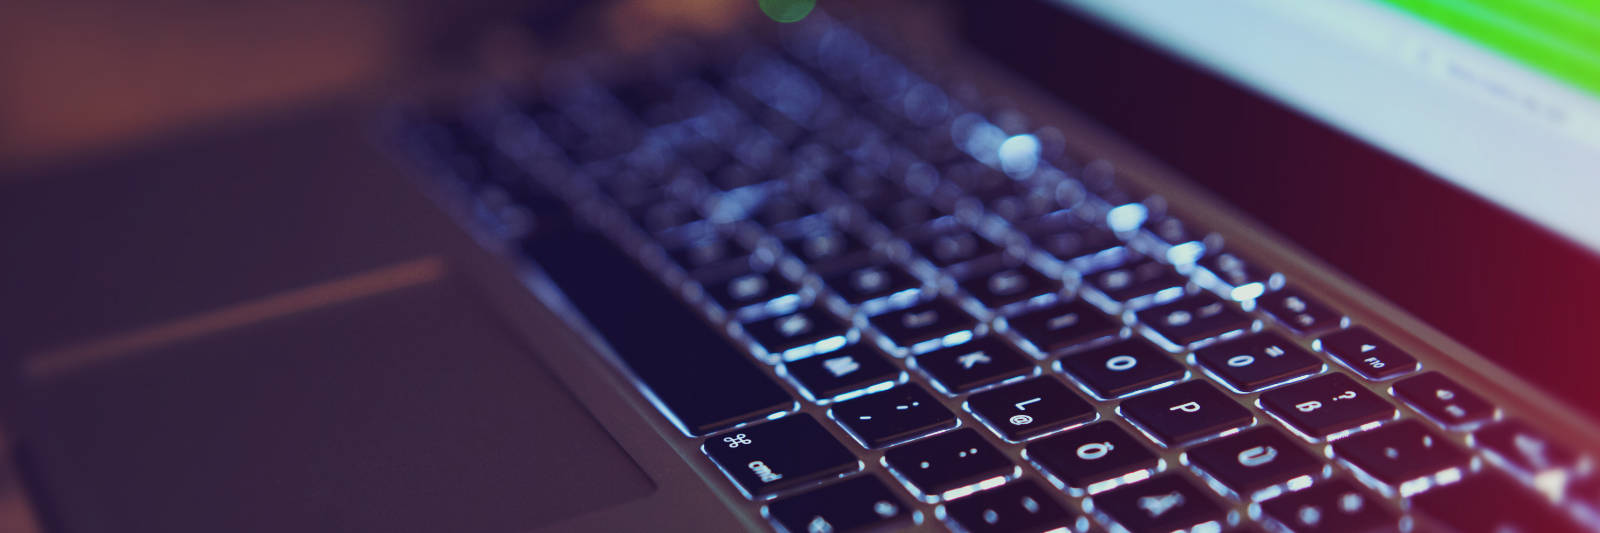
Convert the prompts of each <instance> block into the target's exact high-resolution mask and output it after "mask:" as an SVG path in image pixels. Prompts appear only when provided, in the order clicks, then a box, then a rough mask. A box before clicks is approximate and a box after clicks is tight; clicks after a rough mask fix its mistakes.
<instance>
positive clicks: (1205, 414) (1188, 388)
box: [1120, 380, 1254, 446]
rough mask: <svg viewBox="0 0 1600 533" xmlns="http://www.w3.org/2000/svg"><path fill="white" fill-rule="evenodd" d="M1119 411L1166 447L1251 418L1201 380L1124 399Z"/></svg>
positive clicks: (1232, 401)
mask: <svg viewBox="0 0 1600 533" xmlns="http://www.w3.org/2000/svg"><path fill="white" fill-rule="evenodd" d="M1120 409H1121V411H1122V416H1126V417H1128V419H1129V420H1132V421H1134V422H1135V423H1137V424H1139V426H1140V427H1142V428H1144V429H1145V431H1149V432H1150V433H1151V434H1153V435H1155V436H1156V438H1159V439H1161V442H1163V443H1165V444H1166V445H1167V446H1176V445H1178V444H1182V443H1185V442H1189V441H1192V440H1195V439H1198V438H1201V437H1207V436H1211V435H1216V434H1218V433H1222V432H1224V431H1227V430H1230V429H1233V428H1237V427H1241V426H1245V425H1248V424H1249V423H1250V421H1251V420H1252V419H1253V418H1254V417H1252V416H1251V415H1250V410H1248V409H1245V408H1244V406H1242V405H1239V402H1236V401H1234V400H1233V398H1231V397H1229V396H1228V395H1227V394H1224V393H1223V392H1222V391H1220V390H1217V387H1216V386H1215V385H1212V384H1210V383H1207V382H1205V381H1202V380H1193V381H1185V382H1183V383H1179V384H1177V385H1173V386H1171V387H1167V388H1164V389H1160V390H1156V391H1153V392H1147V393H1144V394H1142V395H1139V396H1135V397H1133V398H1129V399H1127V400H1123V402H1122V405H1121V406H1120Z"/></svg>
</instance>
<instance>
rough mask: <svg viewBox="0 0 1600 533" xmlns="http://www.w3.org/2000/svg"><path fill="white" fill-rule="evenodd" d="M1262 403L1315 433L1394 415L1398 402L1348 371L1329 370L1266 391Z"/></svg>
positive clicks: (1331, 432) (1308, 431)
mask: <svg viewBox="0 0 1600 533" xmlns="http://www.w3.org/2000/svg"><path fill="white" fill-rule="evenodd" d="M1260 400H1261V406H1262V407H1265V408H1266V409H1267V411H1270V412H1272V414H1275V415H1278V417H1279V418H1282V419H1284V420H1287V421H1289V424H1291V425H1293V426H1294V427H1295V429H1298V430H1300V432H1301V433H1304V434H1306V435H1310V436H1312V437H1325V436H1328V435H1330V434H1333V433H1337V432H1340V431H1344V430H1346V429H1350V428H1353V427H1356V426H1360V425H1362V424H1366V423H1368V422H1376V421H1378V420H1386V419H1389V418H1391V417H1393V416H1394V412H1395V410H1394V406H1393V405H1390V404H1389V402H1386V401H1384V400H1383V398H1382V397H1379V396H1378V395H1376V394H1373V393H1372V391H1369V390H1367V389H1365V388H1362V387H1361V386H1360V385H1357V384H1356V382H1355V380H1353V379H1350V377H1349V376H1346V375H1344V374H1337V373H1335V374H1328V375H1325V376H1319V377H1314V378H1311V379H1308V380H1305V381H1302V382H1300V383H1295V384H1292V385H1285V386H1284V387H1282V388H1279V389H1273V390H1270V391H1267V392H1264V393H1262V394H1261V396H1260Z"/></svg>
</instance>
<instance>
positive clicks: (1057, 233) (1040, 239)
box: [1021, 211, 1123, 264]
mask: <svg viewBox="0 0 1600 533" xmlns="http://www.w3.org/2000/svg"><path fill="white" fill-rule="evenodd" d="M1021 229H1022V231H1023V233H1026V234H1027V235H1028V239H1029V240H1032V241H1033V243H1034V245H1036V246H1038V247H1039V249H1041V250H1044V252H1045V253H1047V254H1050V255H1051V256H1054V257H1055V258H1056V259H1059V260H1061V261H1065V262H1070V263H1090V264H1093V263H1097V262H1099V261H1097V260H1096V258H1097V257H1100V256H1108V255H1115V254H1116V253H1117V252H1119V251H1121V250H1122V249H1123V247H1122V241H1121V240H1120V239H1117V236H1116V235H1113V234H1112V233H1111V232H1110V231H1108V230H1106V229H1105V228H1100V227H1096V226H1094V225H1093V224H1092V223H1090V222H1089V221H1087V220H1083V219H1082V218H1080V217H1078V215H1077V214H1076V213H1073V212H1070V211H1057V212H1055V213H1051V214H1048V215H1045V216H1043V217H1040V218H1038V219H1036V220H1033V221H1029V222H1028V223H1026V224H1023V225H1022V226H1021Z"/></svg>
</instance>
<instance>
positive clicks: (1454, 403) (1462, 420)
mask: <svg viewBox="0 0 1600 533" xmlns="http://www.w3.org/2000/svg"><path fill="white" fill-rule="evenodd" d="M1394 395H1395V396H1399V397H1400V399H1401V400H1405V402H1406V403H1407V404H1410V405H1411V407H1414V408H1416V410H1418V411H1421V412H1422V414H1425V415H1428V416H1429V417H1432V418H1433V419H1434V420H1437V421H1439V423H1441V424H1444V425H1446V426H1460V425H1465V424H1475V423H1478V422H1484V421H1488V420H1489V419H1492V418H1494V411H1495V408H1494V405H1493V404H1490V403H1489V401H1488V400H1485V399H1483V397H1482V396H1478V394H1477V393H1475V392H1472V391H1470V390H1467V389H1466V387H1462V386H1461V384H1459V383H1456V382H1455V380H1453V379H1450V378H1448V377H1446V376H1445V375H1444V374H1440V373H1438V372H1425V373H1422V374H1420V375H1417V376H1415V377H1409V378H1406V379H1402V380H1400V381H1397V382H1395V384H1394Z"/></svg>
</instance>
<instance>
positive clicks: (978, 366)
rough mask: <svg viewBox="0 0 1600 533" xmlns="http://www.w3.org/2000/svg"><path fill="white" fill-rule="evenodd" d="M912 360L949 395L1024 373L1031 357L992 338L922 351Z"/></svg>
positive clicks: (1031, 368)
mask: <svg viewBox="0 0 1600 533" xmlns="http://www.w3.org/2000/svg"><path fill="white" fill-rule="evenodd" d="M916 363H917V366H919V367H921V368H922V370H923V371H924V372H927V373H928V375H930V376H933V379H935V380H936V381H937V382H938V384H939V385H940V386H941V387H942V388H944V390H945V391H946V392H949V393H951V394H961V393H964V392H967V391H971V390H973V389H976V388H978V387H982V386H984V385H989V384H992V383H999V382H1001V381H1005V380H1007V379H1011V378H1014V377H1017V376H1021V375H1024V374H1028V373H1031V372H1032V371H1033V368H1034V366H1033V360H1032V359H1031V358H1029V357H1028V356H1027V355H1025V354H1023V353H1022V352H1021V351H1019V350H1017V349H1016V348H1014V347H1012V346H1011V345H1009V344H1006V343H1005V342H1004V341H1002V340H999V339H997V338H994V337H987V338H983V339H978V340H976V341H972V342H969V343H966V344H962V345H959V346H955V347H953V348H945V349H943V350H937V351H933V352H929V353H926V354H922V355H919V356H917V358H916Z"/></svg>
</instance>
